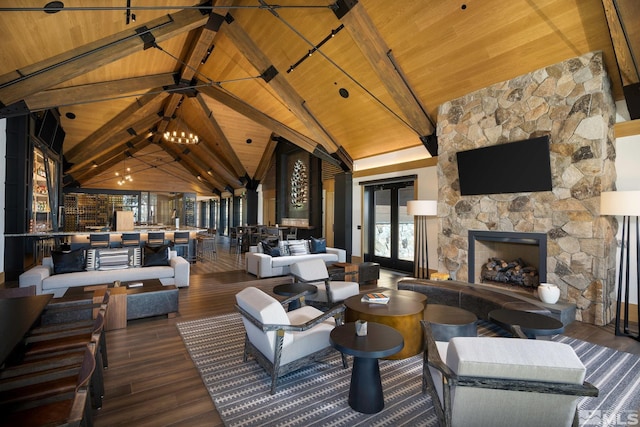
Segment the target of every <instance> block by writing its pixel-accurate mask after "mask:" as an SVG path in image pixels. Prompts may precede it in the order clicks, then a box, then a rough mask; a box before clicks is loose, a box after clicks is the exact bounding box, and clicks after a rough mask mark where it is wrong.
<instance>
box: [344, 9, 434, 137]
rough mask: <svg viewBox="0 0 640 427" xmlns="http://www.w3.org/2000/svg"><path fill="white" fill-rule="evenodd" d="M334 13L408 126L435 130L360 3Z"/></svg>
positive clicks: (421, 130) (429, 131)
mask: <svg viewBox="0 0 640 427" xmlns="http://www.w3.org/2000/svg"><path fill="white" fill-rule="evenodd" d="M335 12H336V15H337V16H338V18H339V19H340V20H341V21H342V23H343V24H344V27H345V29H346V30H347V31H349V34H350V35H351V38H352V39H353V40H354V42H355V44H356V45H357V47H358V48H359V49H360V51H361V52H362V53H363V55H364V57H365V58H366V59H367V60H368V61H369V63H370V64H371V68H372V69H373V70H374V72H375V73H376V74H377V75H378V78H379V79H380V81H381V82H382V84H384V86H385V88H386V89H387V92H388V93H389V94H390V95H391V97H392V98H393V100H394V101H395V103H396V104H397V105H398V107H399V108H400V109H401V110H402V113H403V114H404V115H405V117H406V118H407V120H408V123H409V125H410V126H411V127H412V128H413V129H414V130H416V131H417V132H419V133H420V135H418V136H427V135H431V134H433V133H434V132H435V128H434V126H433V122H432V120H431V119H430V118H429V116H428V114H427V112H426V110H425V109H424V107H423V106H422V104H421V103H420V100H419V99H418V98H417V96H416V94H415V91H413V90H412V88H411V87H410V85H409V82H408V81H407V80H406V78H405V76H404V75H403V73H402V72H401V70H400V69H399V68H398V66H397V64H395V63H394V61H393V60H392V58H391V57H390V55H389V53H390V51H391V49H390V48H389V46H387V43H386V42H385V41H384V39H383V38H382V35H381V34H380V33H379V31H378V29H377V28H376V26H375V24H374V23H373V21H372V20H371V17H370V16H369V14H368V13H367V11H366V10H365V8H364V6H362V3H355V4H354V5H353V6H352V7H351V8H350V9H349V10H347V11H345V10H342V11H340V10H336V11H335Z"/></svg>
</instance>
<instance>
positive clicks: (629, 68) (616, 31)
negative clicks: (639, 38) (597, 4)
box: [602, 0, 640, 86]
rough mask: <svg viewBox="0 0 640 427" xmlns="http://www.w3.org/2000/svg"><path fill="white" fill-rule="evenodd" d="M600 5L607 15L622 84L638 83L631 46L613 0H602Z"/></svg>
mask: <svg viewBox="0 0 640 427" xmlns="http://www.w3.org/2000/svg"><path fill="white" fill-rule="evenodd" d="M602 5H603V6H604V12H605V15H606V16H607V23H608V24H609V33H610V34H611V42H612V43H613V50H614V51H615V53H616V60H617V62H618V69H619V70H620V77H621V79H622V84H623V85H624V86H626V85H630V84H632V83H638V82H639V81H640V79H639V76H638V70H637V68H636V67H635V65H634V62H633V56H632V53H631V46H629V43H628V42H627V38H626V36H625V33H624V29H623V27H622V23H621V22H620V16H619V15H618V11H617V8H616V5H615V0H602ZM632 19H633V20H635V19H637V17H630V20H632ZM630 24H631V22H630ZM635 25H637V23H635Z"/></svg>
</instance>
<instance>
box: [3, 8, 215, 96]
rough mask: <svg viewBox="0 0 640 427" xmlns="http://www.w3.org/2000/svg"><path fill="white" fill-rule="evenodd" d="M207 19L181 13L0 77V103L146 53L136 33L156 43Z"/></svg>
mask: <svg viewBox="0 0 640 427" xmlns="http://www.w3.org/2000/svg"><path fill="white" fill-rule="evenodd" d="M208 19H209V17H208V16H207V15H203V14H202V13H201V12H200V11H199V10H197V9H186V10H182V11H179V12H177V13H175V14H171V15H167V16H164V17H161V18H158V19H155V20H153V21H151V22H148V23H147V24H146V25H145V26H140V27H138V28H134V29H127V30H125V31H121V32H119V33H117V34H114V35H112V36H109V37H105V38H103V39H101V40H98V41H95V42H92V43H88V44H86V45H84V46H81V47H79V48H77V49H72V50H70V51H68V52H65V53H63V54H60V55H57V56H54V57H52V58H49V59H47V60H44V61H41V62H38V63H35V64H33V65H31V66H28V67H25V68H23V69H20V70H16V71H14V72H12V73H9V74H7V75H5V76H0V82H4V84H1V85H0V103H2V104H3V105H5V106H6V105H10V104H13V103H16V102H19V101H21V100H23V99H25V98H27V97H28V96H31V95H33V94H36V93H38V92H41V91H43V90H46V89H49V88H51V87H55V86H57V85H58V84H60V83H63V82H65V81H67V80H70V79H72V78H75V77H78V76H80V75H83V74H86V73H88V72H89V71H93V70H95V69H97V68H99V67H102V66H104V65H107V64H110V63H112V62H114V61H116V60H118V59H122V58H124V57H126V56H128V55H131V54H133V53H136V52H139V51H141V50H143V49H145V47H147V46H146V42H145V41H144V40H143V39H142V37H140V34H138V33H137V32H136V30H139V31H143V32H144V31H148V33H150V34H151V35H152V37H153V38H154V39H155V42H156V43H157V42H162V41H164V40H168V39H170V38H172V37H175V36H177V35H179V34H182V33H184V32H189V31H191V30H194V29H196V28H198V27H201V26H202V25H204V24H206V22H207V20H208Z"/></svg>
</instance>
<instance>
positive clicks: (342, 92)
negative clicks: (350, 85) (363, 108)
mask: <svg viewBox="0 0 640 427" xmlns="http://www.w3.org/2000/svg"><path fill="white" fill-rule="evenodd" d="M338 93H339V94H340V96H341V97H343V98H348V97H349V91H348V90H346V89H345V88H343V87H341V88H340V90H338Z"/></svg>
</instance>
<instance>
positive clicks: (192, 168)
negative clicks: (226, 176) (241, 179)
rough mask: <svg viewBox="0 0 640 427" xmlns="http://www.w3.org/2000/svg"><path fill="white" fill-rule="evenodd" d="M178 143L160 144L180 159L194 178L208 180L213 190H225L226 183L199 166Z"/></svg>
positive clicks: (181, 164)
mask: <svg viewBox="0 0 640 427" xmlns="http://www.w3.org/2000/svg"><path fill="white" fill-rule="evenodd" d="M177 145H178V144H160V146H161V147H162V149H163V150H164V151H166V152H167V153H168V154H169V155H170V156H171V157H173V158H174V159H179V163H180V166H182V167H183V168H184V169H185V170H186V171H187V172H189V173H190V174H191V175H193V177H194V178H196V179H197V178H198V176H200V177H201V179H202V181H200V182H207V183H209V184H210V185H211V187H212V190H219V191H222V190H224V187H225V185H226V184H225V183H223V182H220V181H219V180H217V179H216V178H215V177H214V176H211V175H209V174H207V173H206V171H203V170H202V168H199V167H198V165H197V164H196V163H195V161H194V160H193V158H192V156H189V155H188V154H184V150H182V148H184V147H182V146H177Z"/></svg>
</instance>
